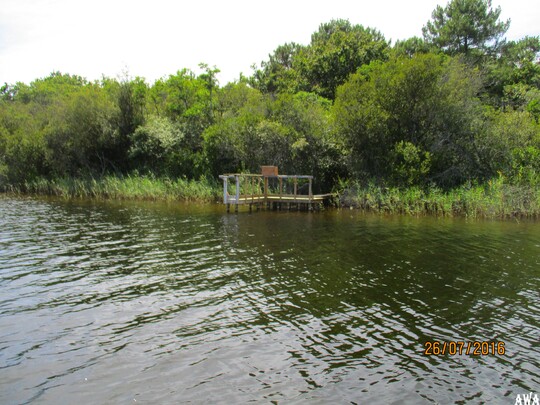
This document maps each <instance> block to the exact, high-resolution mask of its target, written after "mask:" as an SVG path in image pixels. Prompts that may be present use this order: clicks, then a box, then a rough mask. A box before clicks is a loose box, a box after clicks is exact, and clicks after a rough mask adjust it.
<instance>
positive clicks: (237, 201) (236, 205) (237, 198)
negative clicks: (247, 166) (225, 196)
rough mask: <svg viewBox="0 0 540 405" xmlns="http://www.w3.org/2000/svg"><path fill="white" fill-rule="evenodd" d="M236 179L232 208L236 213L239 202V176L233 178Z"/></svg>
mask: <svg viewBox="0 0 540 405" xmlns="http://www.w3.org/2000/svg"><path fill="white" fill-rule="evenodd" d="M234 177H235V179H236V204H235V206H234V212H238V205H239V204H238V203H239V202H240V176H238V175H236V176H234Z"/></svg>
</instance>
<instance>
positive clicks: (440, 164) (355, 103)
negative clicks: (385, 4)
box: [334, 54, 480, 186]
mask: <svg viewBox="0 0 540 405" xmlns="http://www.w3.org/2000/svg"><path fill="white" fill-rule="evenodd" d="M479 88H480V81H479V80H478V78H477V74H475V72H474V71H473V70H471V69H470V68H468V67H467V66H465V65H464V64H462V63H460V62H459V60H456V59H453V58H449V57H445V56H442V55H434V54H417V55H414V56H413V57H399V58H393V59H391V60H389V61H388V62H385V63H382V62H373V63H371V64H370V65H368V66H365V67H363V68H362V69H360V70H359V72H358V73H356V74H355V75H352V76H351V78H350V79H349V80H348V81H347V82H346V83H345V84H344V85H343V86H341V87H340V88H339V89H338V95H337V97H336V101H335V104H334V119H335V125H336V133H337V135H336V136H338V137H340V138H341V139H342V140H343V143H344V144H345V146H346V148H347V149H348V153H349V163H348V165H349V167H350V169H351V171H352V172H353V173H354V174H356V175H357V177H368V178H370V177H375V178H378V179H381V180H384V179H392V178H393V179H396V180H398V181H399V180H406V181H407V182H408V183H411V182H416V183H422V182H425V181H434V182H437V183H438V184H440V185H446V186H451V185H455V184H457V183H459V182H461V181H463V180H464V179H466V178H467V177H468V176H470V175H471V173H472V172H474V170H475V168H476V166H475V165H476V160H477V159H476V157H475V154H474V150H472V149H471V146H472V142H471V140H472V139H471V138H472V136H473V134H474V125H475V121H474V118H475V115H476V114H477V112H478V100H477V99H476V93H477V92H478V90H479ZM415 166H417V167H415ZM400 184H402V183H400Z"/></svg>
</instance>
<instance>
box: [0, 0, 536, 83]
mask: <svg viewBox="0 0 540 405" xmlns="http://www.w3.org/2000/svg"><path fill="white" fill-rule="evenodd" d="M437 4H441V5H442V6H444V5H445V4H446V0H417V1H414V0H413V1H403V0H386V1H380V0H379V1H377V0H356V1H352V0H331V1H328V0H323V1H321V0H311V1H304V0H287V1H285V0H273V1H265V2H262V1H257V0H221V1H220V0H202V1H193V0H192V1H181V0H176V1H173V0H151V1H150V0H145V1H142V0H0V84H3V83H4V82H7V83H15V82H17V81H21V82H26V83H29V82H30V81H32V80H34V79H36V78H41V77H45V76H48V75H49V73H51V72H53V71H57V70H58V71H61V72H62V73H70V74H76V75H80V76H83V77H86V78H87V79H89V80H95V79H100V78H101V76H102V75H103V74H104V75H106V76H109V77H117V76H119V75H120V74H121V73H122V72H123V71H125V70H126V69H127V70H128V72H129V75H130V76H132V77H133V76H142V77H145V78H146V79H147V81H148V82H149V83H153V81H154V80H156V79H158V78H160V77H163V76H168V75H169V74H174V73H176V71H177V70H179V69H182V68H184V67H185V68H189V69H192V70H193V71H195V72H197V73H199V72H200V70H199V69H198V64H199V63H200V62H205V63H207V64H208V65H210V66H213V65H216V66H217V67H218V68H219V69H220V70H221V73H220V74H219V76H218V79H219V81H220V84H221V85H224V84H226V83H227V82H229V81H232V80H235V79H237V78H238V77H239V74H240V72H243V73H244V74H245V75H246V76H248V75H250V74H251V68H250V66H251V65H252V64H254V63H257V64H259V63H260V62H261V61H262V60H265V59H267V56H268V54H269V53H271V52H272V51H273V50H274V49H275V48H276V47H277V46H278V45H280V44H283V43H285V42H293V41H294V42H297V43H301V44H307V43H309V41H310V37H311V34H312V33H313V32H314V31H316V30H317V28H318V27H319V24H321V23H323V22H328V21H330V20H331V19H332V18H344V19H349V20H350V21H351V23H353V24H362V25H364V26H366V27H373V28H376V29H378V30H379V31H381V32H382V33H383V34H384V35H385V37H386V38H387V39H392V41H393V42H395V40H396V39H406V38H409V37H411V36H415V35H416V36H421V34H422V26H423V25H424V24H425V23H426V22H427V21H428V20H429V19H430V17H431V12H432V11H433V9H434V8H435V7H436V5H437ZM499 5H500V6H501V8H502V13H501V18H502V19H507V18H511V19H512V23H511V26H510V30H509V31H508V33H507V37H508V38H509V39H519V38H522V37H523V36H525V35H530V36H537V35H540V3H539V2H538V0H493V7H496V6H499Z"/></svg>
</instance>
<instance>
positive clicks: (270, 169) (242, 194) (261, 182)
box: [219, 166, 332, 212]
mask: <svg viewBox="0 0 540 405" xmlns="http://www.w3.org/2000/svg"><path fill="white" fill-rule="evenodd" d="M219 178H220V179H222V180H223V203H224V204H226V205H227V212H229V211H230V207H231V205H234V210H235V212H238V207H239V206H240V205H248V206H249V210H250V211H251V210H252V208H253V206H255V208H256V209H257V210H258V209H261V208H265V207H266V208H268V209H277V210H281V209H288V210H290V209H297V210H313V209H319V208H320V207H321V205H322V204H323V202H324V200H325V199H327V198H329V197H331V196H332V194H313V192H312V186H313V176H304V175H279V174H278V172H277V167H275V166H263V167H262V174H251V173H233V174H223V175H221V176H219ZM229 180H231V182H230V183H229Z"/></svg>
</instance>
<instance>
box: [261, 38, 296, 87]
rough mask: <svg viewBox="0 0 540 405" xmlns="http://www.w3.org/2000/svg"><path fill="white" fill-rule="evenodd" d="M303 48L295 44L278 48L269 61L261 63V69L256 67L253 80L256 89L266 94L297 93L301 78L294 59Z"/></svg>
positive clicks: (269, 57)
mask: <svg viewBox="0 0 540 405" xmlns="http://www.w3.org/2000/svg"><path fill="white" fill-rule="evenodd" d="M302 48H303V46H301V45H298V44H295V43H294V42H291V43H286V44H284V45H280V46H278V47H277V48H276V49H275V51H274V52H273V53H272V54H270V55H268V61H263V62H262V63H261V69H256V68H255V67H254V70H255V71H254V73H253V77H252V79H251V82H252V84H253V85H254V87H256V88H258V89H259V90H261V91H262V92H264V93H272V94H276V93H296V92H297V91H298V89H299V87H300V77H299V74H298V72H297V71H296V70H295V68H294V58H295V57H296V55H297V54H298V52H299V51H300V50H301V49H302Z"/></svg>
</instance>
